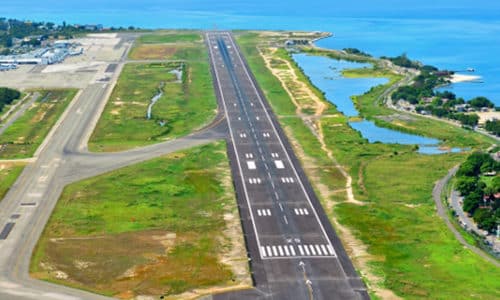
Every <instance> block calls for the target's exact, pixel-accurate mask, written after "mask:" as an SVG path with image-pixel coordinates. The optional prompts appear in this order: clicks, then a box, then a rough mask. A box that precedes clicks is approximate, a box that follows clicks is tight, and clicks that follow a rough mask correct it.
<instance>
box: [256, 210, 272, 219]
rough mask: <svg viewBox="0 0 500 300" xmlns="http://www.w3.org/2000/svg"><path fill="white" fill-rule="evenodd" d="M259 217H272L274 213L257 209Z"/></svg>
mask: <svg viewBox="0 0 500 300" xmlns="http://www.w3.org/2000/svg"><path fill="white" fill-rule="evenodd" d="M257 215H259V217H270V216H272V213H271V210H270V209H257Z"/></svg>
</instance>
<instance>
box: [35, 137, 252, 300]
mask: <svg viewBox="0 0 500 300" xmlns="http://www.w3.org/2000/svg"><path fill="white" fill-rule="evenodd" d="M225 151H226V150H225V143H223V142H219V143H214V144H209V145H205V146H201V147H197V148H193V149H191V150H187V151H183V152H177V153H173V154H170V155H167V156H164V157H161V158H158V159H154V160H150V161H147V162H144V163H140V164H137V165H133V166H129V167H125V168H123V169H120V170H117V171H113V172H111V173H107V174H104V175H101V176H98V177H95V178H91V179H87V180H84V181H81V182H78V183H74V184H71V185H69V186H67V187H66V188H65V190H64V192H63V194H62V196H61V198H60V199H59V201H58V203H57V206H56V208H55V210H54V213H53V214H52V216H51V218H50V220H49V222H48V224H47V226H46V228H45V231H44V233H43V235H42V238H41V239H40V241H39V244H38V246H37V248H36V250H35V252H34V257H33V261H32V265H31V272H32V275H33V276H34V277H36V278H40V279H44V280H49V281H53V282H57V283H61V284H65V285H70V286H74V287H77V288H82V289H86V290H90V291H94V292H97V293H101V294H105V295H110V296H115V297H119V298H125V299H130V298H134V297H138V296H140V295H143V296H146V295H148V296H154V297H155V299H157V297H159V296H161V295H166V296H169V295H175V294H179V293H183V292H186V291H188V290H192V289H194V288H204V287H211V286H215V285H218V286H231V285H236V284H239V283H240V279H239V278H237V277H236V276H235V274H234V272H233V271H232V269H231V267H230V266H228V265H227V264H223V263H222V262H221V260H222V258H223V257H224V255H225V254H227V253H230V252H231V251H232V250H233V249H232V247H233V246H232V244H231V240H232V239H239V240H241V243H240V244H241V245H240V247H241V249H242V251H240V252H239V253H237V254H234V253H233V254H232V255H231V256H230V257H229V261H240V262H243V265H245V266H246V264H247V262H246V256H245V251H244V247H243V241H242V237H241V229H238V230H237V231H236V233H237V234H236V235H235V236H227V235H226V234H225V230H226V229H227V227H228V221H227V220H228V219H229V218H228V216H231V218H230V219H231V220H234V222H236V226H237V227H238V228H239V226H240V225H239V222H238V220H239V218H238V212H237V208H236V200H235V196H234V191H233V188H232V184H231V179H230V171H229V166H228V161H227V157H226V154H225ZM137 174H140V176H137Z"/></svg>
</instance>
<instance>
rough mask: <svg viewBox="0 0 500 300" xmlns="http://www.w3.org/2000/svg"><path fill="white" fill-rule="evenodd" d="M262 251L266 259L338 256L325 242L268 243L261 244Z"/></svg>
mask: <svg viewBox="0 0 500 300" xmlns="http://www.w3.org/2000/svg"><path fill="white" fill-rule="evenodd" d="M296 247H297V248H296ZM296 249H298V251H297V250H296ZM260 253H261V256H262V257H263V258H265V259H271V258H287V257H288V258H308V257H309V258H325V257H336V255H335V252H333V251H330V249H329V248H328V245H325V244H298V245H293V244H286V245H266V246H260Z"/></svg>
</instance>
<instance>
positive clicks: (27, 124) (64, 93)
mask: <svg viewBox="0 0 500 300" xmlns="http://www.w3.org/2000/svg"><path fill="white" fill-rule="evenodd" d="M39 93H40V94H41V95H40V97H39V98H38V99H37V100H36V101H35V103H34V104H33V105H32V106H31V107H30V108H29V109H28V110H27V111H26V112H25V113H24V114H23V115H22V116H21V117H20V118H19V119H17V120H16V121H15V122H14V123H13V124H12V125H11V126H10V127H9V128H7V130H6V131H5V132H4V133H3V134H2V135H0V159H13V158H27V157H31V156H32V155H33V154H34V153H35V151H36V149H38V147H39V146H40V145H41V144H42V142H43V140H44V139H45V137H46V136H47V134H48V133H49V131H50V130H51V129H52V126H54V124H55V123H56V122H57V120H58V119H59V117H60V116H61V114H62V113H63V112H64V110H65V109H66V107H68V104H69V103H70V102H71V100H73V98H74V96H75V95H76V90H74V89H60V90H41V91H39Z"/></svg>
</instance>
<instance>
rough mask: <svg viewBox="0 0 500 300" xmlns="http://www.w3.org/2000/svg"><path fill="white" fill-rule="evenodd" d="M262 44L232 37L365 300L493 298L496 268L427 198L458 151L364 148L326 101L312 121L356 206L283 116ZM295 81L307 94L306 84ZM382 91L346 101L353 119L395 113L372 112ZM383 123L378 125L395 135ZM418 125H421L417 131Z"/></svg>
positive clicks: (462, 136) (450, 138) (480, 142)
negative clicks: (355, 110) (363, 285)
mask: <svg viewBox="0 0 500 300" xmlns="http://www.w3.org/2000/svg"><path fill="white" fill-rule="evenodd" d="M263 41H265V38H262V37H259V36H258V35H257V34H246V35H240V36H238V42H239V44H240V46H241V48H242V50H243V51H244V53H245V54H246V57H247V59H248V62H249V64H250V66H251V68H252V70H253V72H254V74H255V75H256V77H257V81H258V82H259V83H260V85H261V86H262V88H263V90H264V92H265V93H266V95H267V97H268V99H269V100H270V102H271V105H272V107H273V110H274V111H275V113H276V114H277V115H278V116H280V123H281V124H282V125H283V126H284V128H285V131H286V132H287V135H288V136H289V138H290V139H291V141H292V144H293V146H294V148H295V150H296V153H297V154H298V155H299V157H300V159H301V162H302V164H303V166H304V168H305V170H306V173H307V174H308V176H309V178H310V179H311V180H312V182H313V186H314V188H315V190H316V193H317V194H318V196H319V197H320V199H321V201H322V203H323V206H324V207H325V210H326V211H327V213H328V215H329V216H330V218H331V220H332V222H333V223H334V224H337V226H336V227H337V231H338V232H339V233H340V234H341V237H342V239H343V242H344V244H345V245H346V250H347V251H348V253H350V255H351V257H352V258H353V261H354V263H355V265H356V267H357V269H358V270H359V271H360V272H361V275H362V276H363V278H364V280H365V281H366V282H367V284H368V286H369V288H370V290H371V294H372V295H373V296H374V297H375V298H378V297H381V298H384V297H388V296H387V295H390V293H389V294H388V293H387V290H388V289H389V290H391V291H392V292H393V293H395V294H396V295H398V296H400V297H403V298H408V299H417V298H418V299H422V298H426V299H471V298H477V299H498V298H499V297H500V294H499V289H498V288H499V285H498V281H497V280H496V278H498V277H499V276H500V271H499V270H498V269H497V268H496V267H494V266H493V265H491V264H489V263H488V262H486V261H484V260H482V259H481V258H480V257H478V256H476V255H474V254H473V253H471V252H469V251H467V250H465V249H464V248H463V247H462V246H461V245H460V244H459V242H458V241H456V240H455V238H454V237H453V235H452V234H451V233H450V232H449V231H448V229H447V228H446V226H445V224H444V223H443V222H442V221H441V219H440V218H439V217H438V216H437V214H436V213H435V207H434V203H433V201H432V188H433V185H434V182H435V181H436V180H438V179H440V178H442V177H443V176H444V175H446V173H447V170H448V169H449V168H451V167H452V166H454V165H455V164H457V163H459V162H461V161H463V160H464V159H465V157H466V154H443V155H434V156H426V155H421V154H418V153H416V152H415V149H414V147H412V146H404V145H385V144H381V143H375V144H369V143H368V142H367V141H366V140H365V139H363V138H362V137H361V136H360V134H359V133H358V132H357V131H355V130H353V129H352V128H351V127H350V126H349V125H348V123H347V118H345V117H344V116H342V115H341V114H339V113H338V112H336V110H335V107H334V106H333V105H330V107H329V108H328V109H327V110H326V111H327V112H328V114H335V115H334V116H333V117H332V116H331V115H330V116H325V117H321V118H318V119H319V120H318V121H317V122H316V125H317V127H320V128H322V130H323V134H324V143H325V145H326V147H327V149H330V150H331V152H332V154H333V156H334V157H335V159H336V160H337V161H338V162H339V163H340V165H342V167H343V168H344V169H345V170H346V171H348V173H349V175H350V176H351V177H352V188H353V192H354V196H355V198H356V200H357V202H355V203H352V202H349V201H348V199H347V196H346V194H345V192H344V191H343V190H342V187H344V186H345V181H346V179H345V178H344V177H343V176H341V175H340V174H339V172H337V171H336V169H335V168H333V167H332V166H333V162H332V161H331V160H330V159H329V158H328V157H327V155H326V153H325V151H323V150H322V147H321V144H320V142H319V139H318V138H317V136H316V135H314V134H313V133H312V131H311V129H310V128H308V126H306V124H305V123H304V122H303V121H302V119H301V118H298V117H297V118H293V117H290V114H294V113H295V109H296V107H295V105H294V104H293V103H292V101H291V99H290V97H289V95H288V94H287V93H286V92H285V91H284V90H283V89H282V88H280V86H281V84H280V82H279V81H278V80H277V78H276V77H274V76H273V75H272V74H271V72H270V71H269V70H267V68H266V67H265V65H264V61H263V60H262V58H261V57H260V55H259V53H258V51H257V49H256V48H255V47H256V45H257V44H258V43H259V42H261V43H262V44H261V45H264V43H263ZM261 47H263V48H265V47H264V46H261ZM277 58H278V57H277ZM281 58H283V57H281ZM351 75H352V73H351ZM357 75H358V76H361V75H362V74H359V72H358V74H357ZM370 75H372V74H370ZM380 75H383V74H380ZM299 78H300V77H299ZM300 80H305V81H306V82H307V83H308V84H309V86H310V88H312V89H313V90H314V89H315V88H314V87H312V86H311V84H310V82H308V80H307V78H306V79H304V78H301V79H300ZM290 84H293V83H290ZM383 89H385V87H378V88H374V89H372V91H371V92H370V93H368V94H366V95H364V96H363V97H356V99H355V100H356V102H357V103H356V104H357V105H358V106H359V107H361V114H362V115H363V116H365V117H371V118H376V116H378V115H384V114H386V115H393V114H395V113H396V112H395V111H391V110H388V109H386V108H383V107H379V106H378V103H377V100H378V97H379V95H380V94H381V93H382V92H383ZM365 114H366V115H365ZM385 122H386V123H388V124H385V125H386V126H390V127H391V128H402V130H405V129H404V127H402V126H401V125H399V126H398V125H397V124H392V125H391V124H390V122H387V121H385ZM423 125H425V126H426V127H422V128H421V127H420V126H423ZM404 126H408V125H407V124H404ZM411 126H413V128H412V130H411V132H413V133H417V134H421V135H427V136H431V137H438V138H443V137H444V138H446V139H447V140H446V143H447V144H448V143H449V144H451V145H462V146H466V145H468V146H472V147H473V148H474V147H482V146H484V145H487V144H488V143H489V141H488V140H487V139H484V138H483V137H481V136H480V135H479V134H475V133H471V134H470V135H469V133H465V132H464V131H463V130H461V129H460V128H451V127H450V126H448V125H442V124H441V122H437V121H432V120H429V121H427V120H418V121H416V123H414V124H411ZM432 127H434V131H431V130H430V128H432ZM449 127H450V128H449ZM443 128H444V129H443ZM441 129H443V131H441ZM405 131H406V130H405ZM408 131H409V130H408ZM346 230H347V231H346ZM365 250H366V252H367V253H365V254H363V252H364V251H365Z"/></svg>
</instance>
